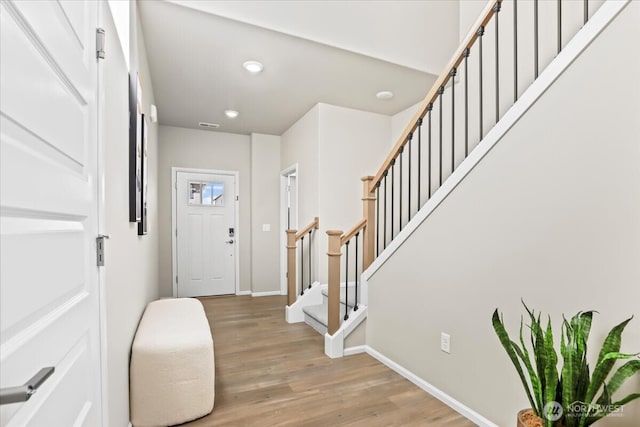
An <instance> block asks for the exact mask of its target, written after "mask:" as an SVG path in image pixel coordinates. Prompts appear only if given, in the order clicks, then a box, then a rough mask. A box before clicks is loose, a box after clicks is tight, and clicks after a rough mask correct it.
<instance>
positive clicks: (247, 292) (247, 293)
mask: <svg viewBox="0 0 640 427" xmlns="http://www.w3.org/2000/svg"><path fill="white" fill-rule="evenodd" d="M240 295H251V291H238V292H236V296H240Z"/></svg>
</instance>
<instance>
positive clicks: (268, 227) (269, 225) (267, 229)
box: [262, 224, 271, 231]
mask: <svg viewBox="0 0 640 427" xmlns="http://www.w3.org/2000/svg"><path fill="white" fill-rule="evenodd" d="M262 231H271V224H262Z"/></svg>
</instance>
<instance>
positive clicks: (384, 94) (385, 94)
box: [376, 90, 393, 99]
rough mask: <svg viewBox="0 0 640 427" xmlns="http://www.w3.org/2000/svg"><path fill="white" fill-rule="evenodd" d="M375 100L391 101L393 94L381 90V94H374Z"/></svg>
mask: <svg viewBox="0 0 640 427" xmlns="http://www.w3.org/2000/svg"><path fill="white" fill-rule="evenodd" d="M376 98H378V99H391V98H393V92H391V91H388V90H383V91H382V92H378V93H376Z"/></svg>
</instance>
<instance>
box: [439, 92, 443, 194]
mask: <svg viewBox="0 0 640 427" xmlns="http://www.w3.org/2000/svg"><path fill="white" fill-rule="evenodd" d="M443 94H444V86H440V88H439V89H438V95H439V97H440V108H438V110H440V111H439V113H440V114H439V115H440V122H439V123H440V127H439V129H440V131H439V132H438V137H439V139H440V148H439V149H438V155H439V157H440V161H439V163H438V164H439V166H438V172H439V173H440V185H439V187H438V188H440V187H442V95H443Z"/></svg>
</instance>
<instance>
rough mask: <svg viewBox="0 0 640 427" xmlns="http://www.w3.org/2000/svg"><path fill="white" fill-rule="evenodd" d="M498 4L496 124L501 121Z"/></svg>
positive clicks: (498, 7) (498, 8)
mask: <svg viewBox="0 0 640 427" xmlns="http://www.w3.org/2000/svg"><path fill="white" fill-rule="evenodd" d="M501 4H502V3H500V2H498V3H496V4H495V6H493V11H494V12H495V16H494V18H495V19H496V123H498V120H500V61H499V59H500V58H499V56H500V55H499V40H500V37H499V34H498V28H499V26H498V15H499V14H500V5H501Z"/></svg>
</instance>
